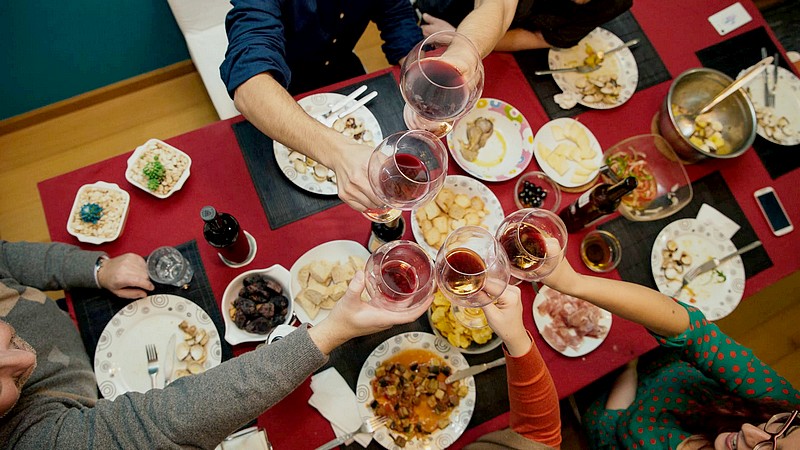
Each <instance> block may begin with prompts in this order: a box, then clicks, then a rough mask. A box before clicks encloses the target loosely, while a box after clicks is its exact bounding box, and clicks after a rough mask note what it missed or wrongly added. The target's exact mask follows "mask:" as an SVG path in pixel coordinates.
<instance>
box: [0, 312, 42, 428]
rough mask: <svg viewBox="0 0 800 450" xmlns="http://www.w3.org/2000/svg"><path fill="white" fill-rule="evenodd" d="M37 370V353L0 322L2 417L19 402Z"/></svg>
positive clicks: (0, 396) (6, 324) (0, 398)
mask: <svg viewBox="0 0 800 450" xmlns="http://www.w3.org/2000/svg"><path fill="white" fill-rule="evenodd" d="M35 368H36V351H35V350H34V349H33V347H31V346H30V344H28V343H27V342H25V341H24V340H23V339H22V338H20V337H19V336H17V333H16V332H15V331H14V327H12V326H11V325H9V324H8V323H6V322H4V321H2V320H0V417H3V416H4V415H5V414H6V413H7V412H8V411H10V410H11V408H13V407H14V405H15V404H16V403H17V400H19V396H20V393H21V392H22V386H23V385H24V384H25V382H26V381H28V378H29V377H30V376H31V374H32V373H33V369H35Z"/></svg>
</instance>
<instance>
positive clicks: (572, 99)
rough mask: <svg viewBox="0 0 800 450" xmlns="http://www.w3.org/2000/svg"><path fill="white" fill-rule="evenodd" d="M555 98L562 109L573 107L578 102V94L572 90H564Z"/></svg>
mask: <svg viewBox="0 0 800 450" xmlns="http://www.w3.org/2000/svg"><path fill="white" fill-rule="evenodd" d="M553 100H554V101H555V102H556V103H558V106H560V107H561V109H572V108H574V107H575V105H577V104H578V96H577V95H575V94H574V93H572V92H562V93H560V94H556V95H554V96H553Z"/></svg>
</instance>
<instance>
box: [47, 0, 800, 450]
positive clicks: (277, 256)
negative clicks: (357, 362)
mask: <svg viewBox="0 0 800 450" xmlns="http://www.w3.org/2000/svg"><path fill="white" fill-rule="evenodd" d="M728 3H729V2H727V1H722V0H713V1H707V2H699V3H698V2H691V1H689V0H680V1H674V2H655V1H652V0H643V1H638V2H636V4H635V5H634V7H633V13H634V15H635V17H636V19H637V20H638V21H639V23H640V25H641V26H642V29H643V30H644V31H645V33H646V34H647V36H648V38H649V39H650V40H651V41H652V43H653V45H654V46H655V48H656V50H657V51H658V53H659V54H660V56H661V58H662V59H663V61H664V63H665V64H666V67H667V69H668V70H669V71H670V73H671V74H672V75H673V77H674V76H677V75H678V74H679V73H681V72H682V71H684V70H686V69H689V68H692V67H698V66H699V65H700V64H699V61H698V60H697V58H696V56H695V54H694V52H695V51H696V50H699V49H701V48H704V47H707V46H709V45H712V44H714V43H717V42H720V41H722V40H723V39H724V38H723V37H720V36H719V35H717V34H716V32H715V31H714V30H713V28H712V27H711V25H710V24H709V23H708V21H707V20H706V18H707V17H708V16H709V15H711V14H712V13H714V12H716V11H718V10H720V9H722V8H723V7H725V6H727V4H728ZM742 3H743V4H744V6H745V8H746V9H747V10H748V12H749V13H750V14H751V15H752V16H753V19H754V20H753V21H752V22H751V23H749V24H747V25H746V26H744V27H742V28H740V29H739V30H737V31H735V32H734V33H732V35H736V34H738V33H741V32H744V31H748V30H751V29H753V28H755V27H758V26H763V25H765V22H764V20H763V18H762V17H761V15H760V14H759V12H758V11H757V10H756V9H755V7H754V6H753V5H752V3H750V2H749V1H744V2H742ZM770 33H771V31H770ZM773 38H774V36H773ZM485 66H486V88H485V90H484V94H483V96H484V97H493V98H498V99H502V100H505V101H507V102H509V103H511V104H512V105H514V106H515V107H517V108H518V109H519V110H520V111H521V112H522V113H523V114H524V115H525V117H526V118H527V119H528V121H529V122H530V124H531V127H533V129H534V130H538V129H539V128H540V127H541V126H542V125H543V124H544V123H546V122H547V121H548V118H547V116H546V114H545V112H544V110H543V108H542V107H541V105H540V104H539V102H538V100H537V98H536V96H535V95H534V93H533V91H532V90H531V88H530V86H529V85H528V83H527V81H526V79H525V77H524V76H523V74H522V73H521V72H520V70H519V68H518V66H517V65H516V63H515V61H514V58H513V57H512V56H511V55H508V54H493V55H490V56H489V57H488V58H487V59H486V60H485ZM393 70H394V71H395V75H396V74H397V69H396V68H395V69H393ZM352 82H353V81H352V80H351V81H350V82H349V83H352ZM349 83H348V84H349ZM669 84H670V83H669V82H666V83H662V84H660V85H657V86H654V87H652V88H649V89H645V90H643V91H640V92H637V93H636V94H635V95H634V96H633V98H631V99H630V100H629V101H628V102H627V103H625V104H624V105H622V106H621V107H618V108H615V109H612V110H605V111H591V112H587V113H584V114H582V115H580V117H579V118H580V121H581V122H582V123H584V124H585V125H587V126H588V127H589V128H590V129H591V130H592V131H593V132H594V134H595V135H596V136H597V138H598V140H599V142H600V144H601V146H602V147H603V148H608V147H609V146H611V145H613V144H615V143H616V142H618V141H620V140H622V139H624V138H626V137H629V136H632V135H636V134H644V133H648V132H649V129H650V121H651V119H652V117H653V115H654V114H655V112H656V111H657V110H658V108H659V105H660V103H661V102H662V101H663V99H664V97H665V95H666V93H667V90H668V89H669ZM239 120H242V119H241V118H240V117H239V118H234V119H230V120H227V121H221V122H217V123H214V124H212V125H209V126H207V127H204V128H201V129H198V130H195V131H193V132H190V133H187V134H184V135H181V136H177V137H174V138H170V139H167V140H168V142H169V143H170V144H172V145H174V146H176V147H178V148H180V149H181V150H183V151H185V152H186V153H187V154H189V156H191V158H192V169H191V176H190V177H189V179H188V181H187V182H186V184H185V185H184V186H183V188H182V189H181V190H180V191H179V192H177V193H176V194H174V195H173V196H172V197H170V198H168V199H164V200H159V199H157V198H155V197H153V196H151V195H150V194H148V193H146V192H143V191H141V190H139V189H138V188H136V187H134V186H132V185H131V184H129V183H128V182H127V181H126V180H125V168H126V159H127V157H128V155H127V154H126V155H122V156H119V157H115V158H111V159H109V160H106V161H102V162H100V163H97V164H94V165H91V166H88V167H85V168H82V169H79V170H76V171H74V172H71V173H68V174H65V175H62V176H59V177H56V178H53V179H50V180H47V181H44V182H42V183H40V184H39V191H40V195H41V198H42V203H43V205H44V209H45V215H46V219H47V223H48V227H49V229H50V235H51V239H52V240H53V241H62V242H69V243H74V244H78V245H81V246H82V247H84V248H92V249H95V248H99V249H101V250H104V251H106V252H108V253H110V254H112V255H116V254H120V253H124V252H136V253H139V254H142V255H146V254H148V253H149V252H150V250H152V249H153V248H155V247H158V246H161V245H174V244H178V243H181V242H184V241H187V240H190V239H197V240H198V242H199V244H200V245H199V247H200V251H201V256H202V259H203V263H204V265H205V268H206V271H207V273H208V277H209V280H210V282H211V286H212V289H213V291H214V294H215V295H216V297H217V298H218V299H221V297H222V293H223V291H224V290H225V287H226V285H227V284H228V282H229V281H230V280H231V279H232V278H234V277H235V276H236V275H237V274H238V273H240V272H241V271H242V270H246V269H254V268H262V267H268V266H270V265H272V264H276V263H277V264H281V265H283V266H284V267H286V268H289V267H291V265H292V264H293V262H294V261H295V260H296V259H297V258H298V257H300V256H301V255H302V254H303V253H305V252H306V251H307V250H308V249H310V248H312V247H314V246H316V245H318V244H321V243H324V242H327V241H329V240H334V239H350V240H354V241H358V242H361V243H366V241H367V238H368V236H369V222H368V221H367V220H366V219H364V218H363V216H361V215H360V214H359V213H356V212H355V211H353V210H351V209H350V208H349V207H347V206H345V205H340V206H337V207H334V208H331V209H329V210H327V211H323V212H321V213H318V214H316V215H313V216H311V217H308V218H306V219H303V220H300V221H298V222H294V223H292V224H289V225H286V226H284V227H281V228H278V229H277V230H270V227H269V225H268V223H267V219H266V217H265V215H264V212H263V210H262V209H261V205H260V203H259V199H258V197H257V195H256V192H255V190H254V188H253V186H252V183H251V180H250V175H249V173H248V171H247V168H246V166H245V163H244V161H243V159H242V155H241V152H240V150H239V148H238V145H237V142H236V139H235V137H234V134H233V131H232V129H231V124H232V123H234V122H236V121H239ZM157 137H160V138H166V137H164V136H157ZM535 167H536V162H535V161H534V162H533V163H532V165H531V167H530V169H534V168H535ZM687 169H688V171H689V174H690V177H691V178H692V179H697V178H699V177H701V176H703V175H706V174H708V173H709V172H712V171H714V170H719V171H720V172H721V173H722V174H723V176H724V178H725V180H726V182H727V183H728V185H729V186H730V188H731V190H732V191H733V193H734V195H735V197H736V199H737V201H738V203H739V205H740V206H741V207H742V210H743V211H744V213H745V214H746V216H747V218H748V220H749V221H750V223H751V224H752V225H753V228H754V229H755V231H756V233H757V234H758V236H759V238H760V239H761V241H762V242H763V244H764V247H765V249H766V251H767V253H768V254H769V256H770V257H771V258H772V261H773V262H774V266H773V267H771V268H769V269H767V270H764V271H762V272H760V273H758V274H757V275H755V276H754V277H752V278H750V279H748V280H747V286H746V289H745V297H746V296H748V295H750V294H753V293H755V292H757V291H759V290H760V289H762V288H763V287H765V286H767V285H769V284H771V283H774V282H776V281H778V280H779V279H781V278H783V277H784V276H786V275H788V274H790V273H792V272H794V271H796V270H798V268H800V258H798V257H797V253H798V251H800V244H798V241H797V239H796V238H795V237H793V235H792V234H790V235H789V236H787V237H783V238H776V237H774V236H773V235H772V233H771V232H770V230H769V228H768V226H767V224H766V222H765V221H764V219H763V218H762V217H761V214H760V212H759V211H758V208H757V206H756V204H755V202H754V200H753V197H752V193H753V191H754V190H756V189H757V188H760V187H763V186H765V185H772V186H774V187H775V188H776V190H777V191H778V192H779V193H780V194H781V195H782V197H783V198H784V199H785V200H789V199H790V198H793V197H796V196H797V193H798V192H800V189H799V188H798V185H800V170H795V171H793V172H791V173H789V174H787V175H785V176H782V177H780V178H779V179H777V180H774V181H771V180H770V179H769V176H768V174H767V172H766V171H765V169H764V167H763V166H762V164H761V162H760V160H759V158H758V156H757V155H756V154H755V152H753V151H748V152H746V153H745V154H744V155H743V156H742V157H740V158H737V159H733V160H714V161H706V162H703V163H701V164H696V165H693V166H688V167H687ZM450 173H458V174H464V173H463V171H462V170H461V169H460V168H459V167H458V166H457V165H456V164H455V163H452V164H451V170H450ZM98 180H102V181H107V182H113V183H117V184H119V185H120V186H121V187H122V188H124V189H125V190H127V191H128V192H130V194H131V206H130V214H129V217H128V221H127V224H126V226H125V230H124V232H123V234H122V235H121V237H120V238H119V239H118V240H117V241H115V242H112V243H108V244H104V245H101V246H99V247H94V246H91V245H87V244H81V243H79V242H78V241H77V240H76V239H75V238H74V237H73V236H71V235H69V234H68V233H67V231H66V221H67V217H68V216H69V209H70V207H71V205H72V202H73V199H74V196H75V193H76V192H77V190H78V188H79V187H80V186H81V185H83V184H86V183H91V182H94V181H98ZM515 182H516V180H510V181H506V182H501V183H491V184H489V186H490V188H491V189H492V190H493V191H494V192H495V194H496V195H497V197H498V198H499V199H500V202H501V204H502V206H503V208H504V210H505V211H507V212H508V211H512V210H513V209H514V202H513V198H512V195H513V194H512V190H513V188H514V184H515ZM576 197H577V194H565V195H564V198H563V204H567V203H569V202H571V201H573V200H574V199H575V198H576ZM205 205H213V206H215V207H216V208H217V209H219V210H221V211H226V212H230V213H232V214H233V215H234V216H236V217H237V218H238V219H239V221H240V222H241V224H242V226H243V227H244V228H245V229H247V230H248V231H249V232H250V233H251V234H252V235H253V236H254V237H255V239H256V240H257V242H258V254H257V256H256V259H255V261H254V262H253V263H251V264H250V265H249V266H247V267H246V268H245V269H231V268H228V267H226V266H224V265H223V264H222V263H221V262H220V260H219V258H218V257H217V255H216V252H215V251H214V250H213V249H212V248H211V247H210V246H208V245H205V244H204V241H203V237H202V225H203V222H202V220H201V219H200V217H199V213H200V209H201V208H202V207H203V206H205ZM789 214H790V216H791V219H792V221H793V222H794V223H796V224H800V209H798V208H789ZM407 218H408V216H407ZM409 228H410V227H409ZM582 236H583V233H577V234H573V235H571V236H570V242H571V244H570V245H569V249H568V253H567V256H568V258H569V259H570V260H571V261H579V257H578V246H577V245H576V244H577V243H578V242H580V239H581V238H582ZM406 237H407V238H412V236H411V232H410V230H409V231H407V234H406ZM575 267H576V269H578V270H582V269H583V267H582V266H581V265H580V264H575ZM609 276H612V277H614V276H617V275H616V273H612V274H610V275H609ZM523 295H524V296H525V298H527V299H529V301H528V302H527V303H526V308H525V312H524V317H525V323H526V326H527V327H528V328H529V329H530V330H532V331H533V332H534V333H536V331H535V330H536V327H535V325H534V323H533V320H532V316H531V310H530V300H532V298H533V292H532V290H531V288H530V286H527V287H523ZM654 346H655V342H654V341H653V340H652V339H651V338H649V336H648V335H647V333H646V332H645V330H644V329H643V328H642V327H640V326H638V325H635V324H633V323H631V322H628V321H625V320H623V319H620V318H619V317H615V318H614V323H613V326H612V328H611V331H610V333H609V335H608V338H607V339H606V341H605V342H604V344H603V345H602V346H600V347H599V348H598V349H597V350H595V351H594V352H592V353H590V354H588V355H586V356H584V357H581V358H567V357H564V356H562V355H561V354H559V353H556V352H555V351H553V350H552V349H551V348H550V347H549V346H547V345H546V344H542V343H541V341H539V349H540V350H541V353H542V355H543V357H544V359H545V361H546V363H547V365H548V368H549V369H550V371H551V372H552V374H553V378H554V380H555V383H556V387H557V389H558V392H559V396H560V397H562V398H563V397H566V396H568V395H570V394H572V393H574V392H575V391H577V390H579V389H581V388H582V387H584V386H586V385H588V384H589V383H591V382H592V381H594V380H596V379H598V378H600V377H601V376H603V375H605V374H607V373H609V372H611V371H613V370H614V369H616V368H618V367H620V366H622V365H624V364H625V363H626V362H627V361H629V360H631V359H633V358H635V357H637V356H639V355H641V354H643V353H645V352H647V351H648V350H650V349H652V348H654ZM250 349H252V346H247V345H242V346H239V347H237V348H236V349H235V352H237V353H241V352H243V351H247V350H250ZM310 395H311V390H310V387H309V383H308V381H306V383H304V384H303V385H302V386H300V387H299V388H298V389H297V390H296V391H294V392H293V393H292V394H290V395H289V396H288V397H287V398H286V399H285V400H283V401H282V402H281V403H279V404H278V405H276V406H275V407H274V408H272V409H271V410H270V411H268V412H266V413H265V414H263V415H262V416H261V418H260V420H259V424H260V425H261V426H263V427H265V428H266V429H267V431H268V432H269V434H270V439H271V441H272V442H273V444H274V445H275V448H279V449H291V448H310V447H315V446H318V445H321V444H323V443H324V442H326V441H327V440H328V439H331V438H332V437H333V433H332V431H331V429H330V426H329V425H328V423H327V422H326V421H325V419H324V418H323V417H322V416H321V415H320V414H319V413H318V412H317V411H316V410H315V409H313V408H312V407H311V406H309V405H308V403H307V401H308V398H309V397H310ZM479 401H491V399H483V400H481V399H479ZM507 425H508V418H507V414H505V415H502V416H499V417H498V418H496V419H494V420H491V421H489V422H486V423H485V424H483V425H481V426H478V427H475V428H472V429H470V430H467V431H466V432H465V434H464V435H463V436H462V438H461V439H459V441H457V442H456V444H455V445H454V448H460V447H461V446H463V445H464V444H465V443H467V442H471V441H472V440H474V439H475V438H476V437H477V436H479V435H481V434H483V433H484V432H487V431H491V430H495V429H499V428H503V427H505V426H507ZM283 430H291V432H290V433H289V432H285V431H283ZM298 436H302V437H303V438H302V440H301V441H298V439H297V437H298Z"/></svg>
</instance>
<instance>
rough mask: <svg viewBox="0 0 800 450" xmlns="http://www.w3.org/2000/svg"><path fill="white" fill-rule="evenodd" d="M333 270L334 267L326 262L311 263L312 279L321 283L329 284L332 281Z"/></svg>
mask: <svg viewBox="0 0 800 450" xmlns="http://www.w3.org/2000/svg"><path fill="white" fill-rule="evenodd" d="M331 269H333V265H332V264H331V263H330V262H328V261H326V260H317V261H314V262H313V263H311V278H312V279H314V280H316V281H318V282H320V283H327V282H329V281H330V279H331Z"/></svg>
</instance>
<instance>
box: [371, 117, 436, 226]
mask: <svg viewBox="0 0 800 450" xmlns="http://www.w3.org/2000/svg"><path fill="white" fill-rule="evenodd" d="M367 172H368V176H369V184H370V186H371V187H372V190H373V191H374V192H375V195H377V196H378V198H379V199H380V200H381V201H382V202H384V205H383V206H381V207H379V208H370V209H367V210H365V211H364V215H366V216H367V218H369V219H370V220H372V221H373V222H381V223H386V222H391V221H393V220H395V219H397V217H399V216H400V212H401V210H411V209H412V208H414V207H415V206H417V205H420V204H423V203H426V202H427V201H429V200H430V199H432V198H433V197H435V196H436V194H438V193H439V190H441V189H442V185H443V184H444V179H445V176H446V175H447V149H446V148H445V146H444V144H443V143H442V141H441V139H439V138H437V137H436V136H434V135H433V134H431V133H429V132H427V131H424V130H411V131H400V132H397V133H394V134H392V135H390V136H389V137H387V138H386V139H384V140H383V141H382V142H381V143H380V144H378V146H377V147H376V148H375V150H373V152H372V156H370V159H369V167H368V169H367Z"/></svg>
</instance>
